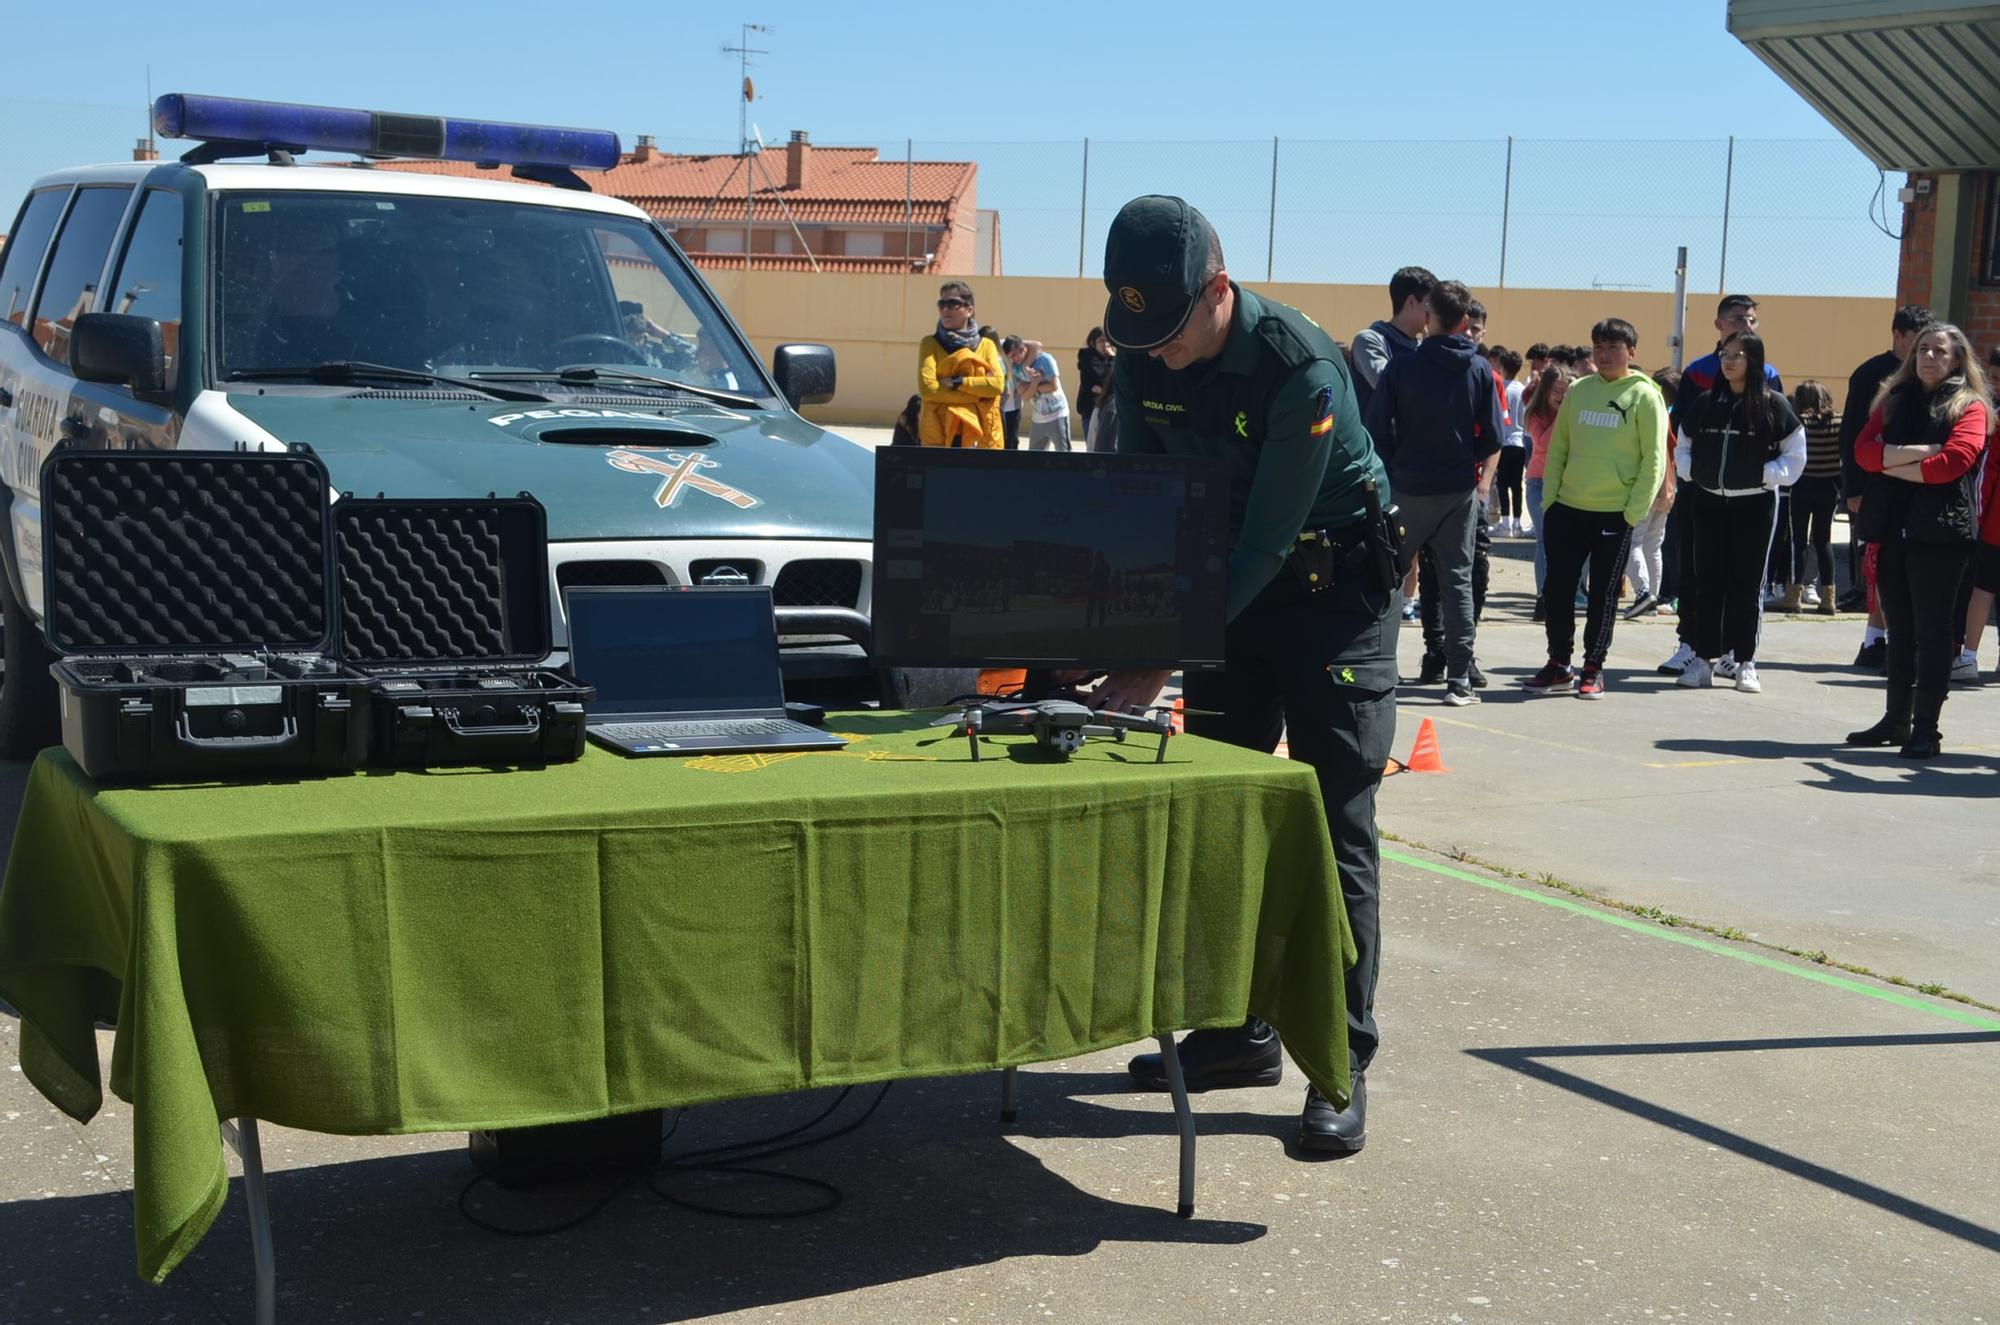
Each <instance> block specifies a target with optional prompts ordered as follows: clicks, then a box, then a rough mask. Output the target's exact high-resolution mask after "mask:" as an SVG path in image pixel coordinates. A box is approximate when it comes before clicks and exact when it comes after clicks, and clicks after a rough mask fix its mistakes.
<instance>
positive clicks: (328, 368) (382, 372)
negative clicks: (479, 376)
mask: <svg viewBox="0 0 2000 1325" xmlns="http://www.w3.org/2000/svg"><path fill="white" fill-rule="evenodd" d="M288 377H302V378H305V379H307V380H309V381H313V382H334V383H349V382H360V381H376V382H421V383H423V384H424V385H426V386H431V385H436V386H454V387H457V388H459V389H460V390H462V391H476V392H478V393H479V394H480V395H482V396H485V397H487V398H488V399H489V400H517V401H533V402H535V403H537V404H542V405H546V404H548V403H549V398H548V397H547V396H545V395H543V394H542V393H541V392H539V391H524V390H522V389H521V388H520V387H492V386H487V385H486V384H485V383H483V382H474V381H471V380H470V379H467V378H463V377H448V376H446V375H445V374H443V373H433V372H427V371H425V370H423V369H419V368H397V367H395V366H394V365H392V364H386V363H363V362H359V361H357V360H353V359H329V360H328V361H327V362H325V363H316V364H313V365H312V366H311V367H309V368H308V367H299V368H238V369H234V370H233V371H231V372H228V373H225V374H224V375H223V378H222V380H223V381H225V382H267V381H281V380H283V379H285V378H288Z"/></svg>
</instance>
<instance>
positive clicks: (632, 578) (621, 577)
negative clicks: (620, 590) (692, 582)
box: [556, 561, 669, 590]
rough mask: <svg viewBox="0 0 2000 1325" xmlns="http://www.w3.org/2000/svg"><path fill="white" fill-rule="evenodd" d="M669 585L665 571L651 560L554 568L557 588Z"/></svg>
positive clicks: (575, 563) (578, 563)
mask: <svg viewBox="0 0 2000 1325" xmlns="http://www.w3.org/2000/svg"><path fill="white" fill-rule="evenodd" d="M666 583H669V581H668V579H667V575H666V572H665V571H663V570H661V569H660V568H659V567H658V566H655V565H654V564H653V563H652V562H650V561H565V562H564V563H563V564H562V565H560V566H558V567H556V588H557V589H559V590H560V589H571V588H575V587H577V586H579V585H587V586H595V587H604V586H613V587H615V586H619V585H632V584H666Z"/></svg>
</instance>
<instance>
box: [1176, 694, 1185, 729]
mask: <svg viewBox="0 0 2000 1325" xmlns="http://www.w3.org/2000/svg"><path fill="white" fill-rule="evenodd" d="M1186 710H1187V700H1185V699H1183V698H1182V697H1181V696H1179V695H1175V696H1174V713H1173V724H1174V730H1175V731H1177V732H1180V731H1186V730H1187V722H1186V720H1185V717H1184V715H1185V713H1186Z"/></svg>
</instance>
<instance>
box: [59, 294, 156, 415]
mask: <svg viewBox="0 0 2000 1325" xmlns="http://www.w3.org/2000/svg"><path fill="white" fill-rule="evenodd" d="M69 367H70V371H71V372H73V373H75V374H76V375H77V377H78V378H79V379H81V380H83V381H85V382H108V383H110V384H111V385H113V386H127V387H131V388H132V394H133V395H135V396H160V395H165V394H166V390H167V344H166V337H165V336H164V335H163V334H162V333H161V331H160V323H159V320H158V319H156V318H150V317H135V316H133V315H132V314H130V313H85V314H84V315H83V316H81V317H79V318H78V319H77V320H76V325H75V326H74V327H73V328H71V329H70V333H69Z"/></svg>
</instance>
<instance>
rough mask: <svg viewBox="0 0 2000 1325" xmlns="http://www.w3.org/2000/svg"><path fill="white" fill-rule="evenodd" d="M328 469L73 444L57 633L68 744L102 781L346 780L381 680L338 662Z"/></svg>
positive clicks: (51, 502)
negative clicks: (302, 775)
mask: <svg viewBox="0 0 2000 1325" xmlns="http://www.w3.org/2000/svg"><path fill="white" fill-rule="evenodd" d="M327 500H328V484H327V474H326V467H325V466H324V465H322V464H321V463H320V462H319V460H318V458H317V457H315V456H313V455H312V454H310V453H309V452H279V451H268V452H267V451H242V452H237V451H82V450H70V449H59V450H57V451H56V452H55V453H54V454H53V455H51V456H50V457H49V460H48V462H47V463H46V464H45V465H44V466H43V468H42V543H43V574H44V577H45V584H46V591H45V594H44V598H45V602H46V612H45V614H44V615H45V621H44V631H45V633H46V635H47V636H48V640H49V643H50V645H51V646H53V647H54V649H55V650H56V652H57V653H58V654H60V655H62V656H61V657H60V658H59V660H58V661H57V662H56V663H55V664H54V665H53V666H52V668H51V669H50V670H51V671H52V672H53V673H54V675H55V678H56V681H57V684H58V686H59V688H60V690H61V704H62V731H63V745H64V746H65V747H66V748H67V749H68V750H69V752H70V754H71V756H72V757H74V758H75V759H76V761H77V763H78V764H80V765H81V766H82V768H83V770H84V772H86V773H88V774H89V775H90V776H91V777H93V778H99V779H113V780H116V779H147V780H157V781H176V780H187V779H191V778H207V777H216V776H243V775H264V774H269V773H279V772H307V771H314V772H339V771H343V770H348V769H353V768H355V767H357V766H359V765H360V763H361V761H362V758H363V756H364V754H365V752H366V746H367V738H368V718H369V710H370V705H371V703H372V696H371V683H370V682H369V680H368V679H367V678H366V677H364V676H362V675H360V674H359V673H358V672H356V671H354V670H352V669H350V668H347V667H345V666H343V665H342V664H341V663H339V662H338V661H337V660H336V659H334V658H333V657H332V656H331V655H330V645H331V643H332V639H333V634H334V627H335V623H336V620H337V618H336V613H335V609H334V597H333V596H334V584H335V579H334V573H333V572H334V567H333V545H332V539H331V537H330V536H329V525H328V522H327Z"/></svg>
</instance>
